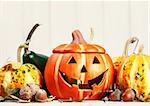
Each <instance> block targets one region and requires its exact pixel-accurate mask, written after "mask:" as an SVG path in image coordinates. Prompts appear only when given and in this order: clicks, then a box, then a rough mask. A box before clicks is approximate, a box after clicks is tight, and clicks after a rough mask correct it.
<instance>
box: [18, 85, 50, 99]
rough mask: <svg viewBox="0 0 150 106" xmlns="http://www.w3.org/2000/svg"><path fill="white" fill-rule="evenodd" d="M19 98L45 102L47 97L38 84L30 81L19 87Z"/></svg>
mask: <svg viewBox="0 0 150 106" xmlns="http://www.w3.org/2000/svg"><path fill="white" fill-rule="evenodd" d="M19 98H20V99H23V100H31V101H37V102H46V101H47V99H48V97H47V93H46V91H45V90H44V89H40V87H39V85H36V84H33V83H30V84H26V85H25V86H23V87H21V89H20V91H19Z"/></svg>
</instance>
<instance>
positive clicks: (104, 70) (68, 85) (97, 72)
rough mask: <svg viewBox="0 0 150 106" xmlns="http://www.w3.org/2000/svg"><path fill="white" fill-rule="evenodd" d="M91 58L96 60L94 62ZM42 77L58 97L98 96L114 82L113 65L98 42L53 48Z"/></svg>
mask: <svg viewBox="0 0 150 106" xmlns="http://www.w3.org/2000/svg"><path fill="white" fill-rule="evenodd" d="M72 58H73V60H74V63H72V62H71V59H72ZM94 58H96V59H97V60H98V62H99V63H94V62H93V61H94ZM44 78H45V82H46V86H47V88H48V90H49V92H50V93H51V94H52V95H54V96H56V98H57V99H69V98H72V99H73V100H77V101H79V100H83V99H85V98H86V97H88V99H101V98H102V97H103V96H104V92H105V91H106V90H108V89H109V88H110V87H112V85H113V81H114V68H113V63H112V60H111V58H110V57H109V55H108V54H107V53H105V50H104V48H102V47H100V46H98V45H93V44H68V45H67V44H64V45H60V46H59V47H57V48H55V49H54V50H53V54H52V55H51V56H50V57H49V59H48V62H47V64H46V67H45V72H44ZM96 83H97V84H96ZM95 94H96V95H95Z"/></svg>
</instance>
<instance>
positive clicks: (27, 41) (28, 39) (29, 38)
mask: <svg viewBox="0 0 150 106" xmlns="http://www.w3.org/2000/svg"><path fill="white" fill-rule="evenodd" d="M38 26H40V24H35V25H34V26H33V28H32V29H31V31H30V32H29V34H28V37H27V39H26V42H25V43H26V45H27V46H28V47H29V43H30V40H31V37H32V35H33V33H34V31H35V30H36V28H37V27H38ZM28 47H27V48H24V51H25V53H27V52H28V51H29V50H28Z"/></svg>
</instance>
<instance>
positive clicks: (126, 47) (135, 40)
mask: <svg viewBox="0 0 150 106" xmlns="http://www.w3.org/2000/svg"><path fill="white" fill-rule="evenodd" d="M134 42H136V45H135V47H134V49H133V53H134V52H135V50H136V48H137V45H138V42H139V39H138V38H137V37H130V38H129V39H128V40H127V41H126V44H125V47H124V51H123V56H128V50H129V45H130V44H133V43H134Z"/></svg>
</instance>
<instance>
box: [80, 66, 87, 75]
mask: <svg viewBox="0 0 150 106" xmlns="http://www.w3.org/2000/svg"><path fill="white" fill-rule="evenodd" d="M85 72H87V70H86V68H85V66H84V65H83V67H82V69H81V73H85Z"/></svg>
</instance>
